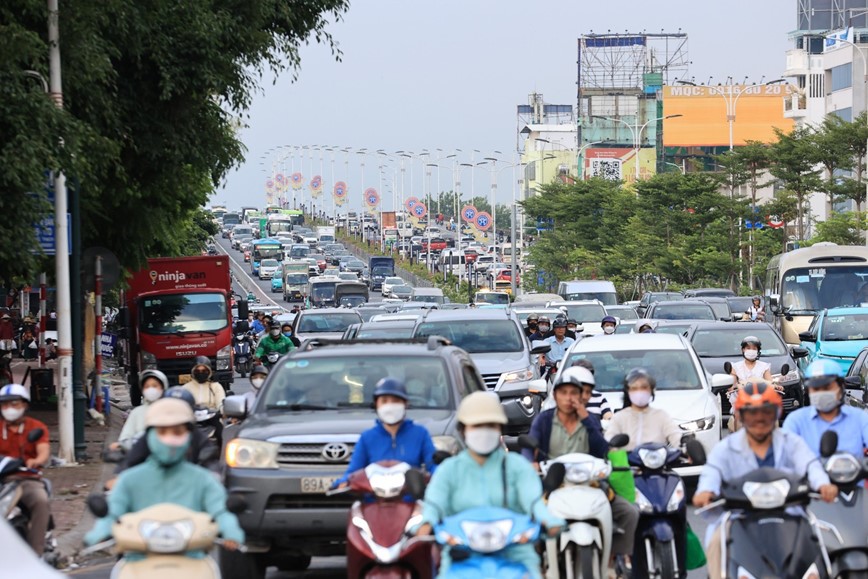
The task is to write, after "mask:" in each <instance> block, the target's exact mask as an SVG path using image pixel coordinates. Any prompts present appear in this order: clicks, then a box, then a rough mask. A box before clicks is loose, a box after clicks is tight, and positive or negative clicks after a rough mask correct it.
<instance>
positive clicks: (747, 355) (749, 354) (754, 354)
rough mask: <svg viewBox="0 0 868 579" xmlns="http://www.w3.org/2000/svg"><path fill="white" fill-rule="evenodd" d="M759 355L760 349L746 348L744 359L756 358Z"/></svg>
mask: <svg viewBox="0 0 868 579" xmlns="http://www.w3.org/2000/svg"><path fill="white" fill-rule="evenodd" d="M757 356H759V351H757V350H745V351H744V359H745V360H756V359H757Z"/></svg>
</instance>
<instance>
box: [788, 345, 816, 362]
mask: <svg viewBox="0 0 868 579" xmlns="http://www.w3.org/2000/svg"><path fill="white" fill-rule="evenodd" d="M790 353H791V354H792V356H793V358H796V359H797V360H798V359H799V358H807V357H808V356H810V355H811V353H810V352H809V351H808V349H807V348H803V347H801V346H793V347H792V349H790Z"/></svg>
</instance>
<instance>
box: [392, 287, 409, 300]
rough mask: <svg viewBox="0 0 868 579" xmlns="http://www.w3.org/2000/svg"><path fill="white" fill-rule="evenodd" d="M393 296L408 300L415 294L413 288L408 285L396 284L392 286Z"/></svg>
mask: <svg viewBox="0 0 868 579" xmlns="http://www.w3.org/2000/svg"><path fill="white" fill-rule="evenodd" d="M391 295H392V296H394V297H396V298H398V299H400V300H404V301H407V300H409V299H410V298H411V297H412V296H413V288H412V287H410V286H408V285H396V286H393V287H392V294H391Z"/></svg>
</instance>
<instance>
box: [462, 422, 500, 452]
mask: <svg viewBox="0 0 868 579" xmlns="http://www.w3.org/2000/svg"><path fill="white" fill-rule="evenodd" d="M464 442H465V443H467V448H469V449H470V450H472V451H473V452H475V453H476V454H481V455H482V456H487V455H489V454H491V453H492V452H494V451H495V450H497V447H498V446H500V431H499V430H497V429H496V428H474V429H472V430H466V431H465V432H464Z"/></svg>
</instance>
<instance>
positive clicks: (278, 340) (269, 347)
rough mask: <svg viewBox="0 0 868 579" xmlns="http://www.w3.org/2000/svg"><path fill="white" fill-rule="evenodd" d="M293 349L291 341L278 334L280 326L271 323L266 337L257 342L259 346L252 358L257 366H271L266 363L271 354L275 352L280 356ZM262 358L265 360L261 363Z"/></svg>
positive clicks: (293, 345)
mask: <svg viewBox="0 0 868 579" xmlns="http://www.w3.org/2000/svg"><path fill="white" fill-rule="evenodd" d="M294 349H295V344H293V343H292V340H290V339H289V338H287V337H286V336H284V335H283V334H281V333H280V324H278V323H273V324H271V327H270V329H269V331H268V335H267V336H265V337H264V338H262V339H261V340H259V346H257V348H256V353H255V354H254V355H253V358H254V359H255V360H256V363H257V364H263V363H264V364H265V365H266V366H269V365H271V363H270V362H269V361H268V355H269V354H271V353H272V352H277V353H278V354H280V355H281V356H283V355H284V354H286V353H288V352H291V351H292V350H294ZM263 358H264V359H265V360H264V361H263Z"/></svg>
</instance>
